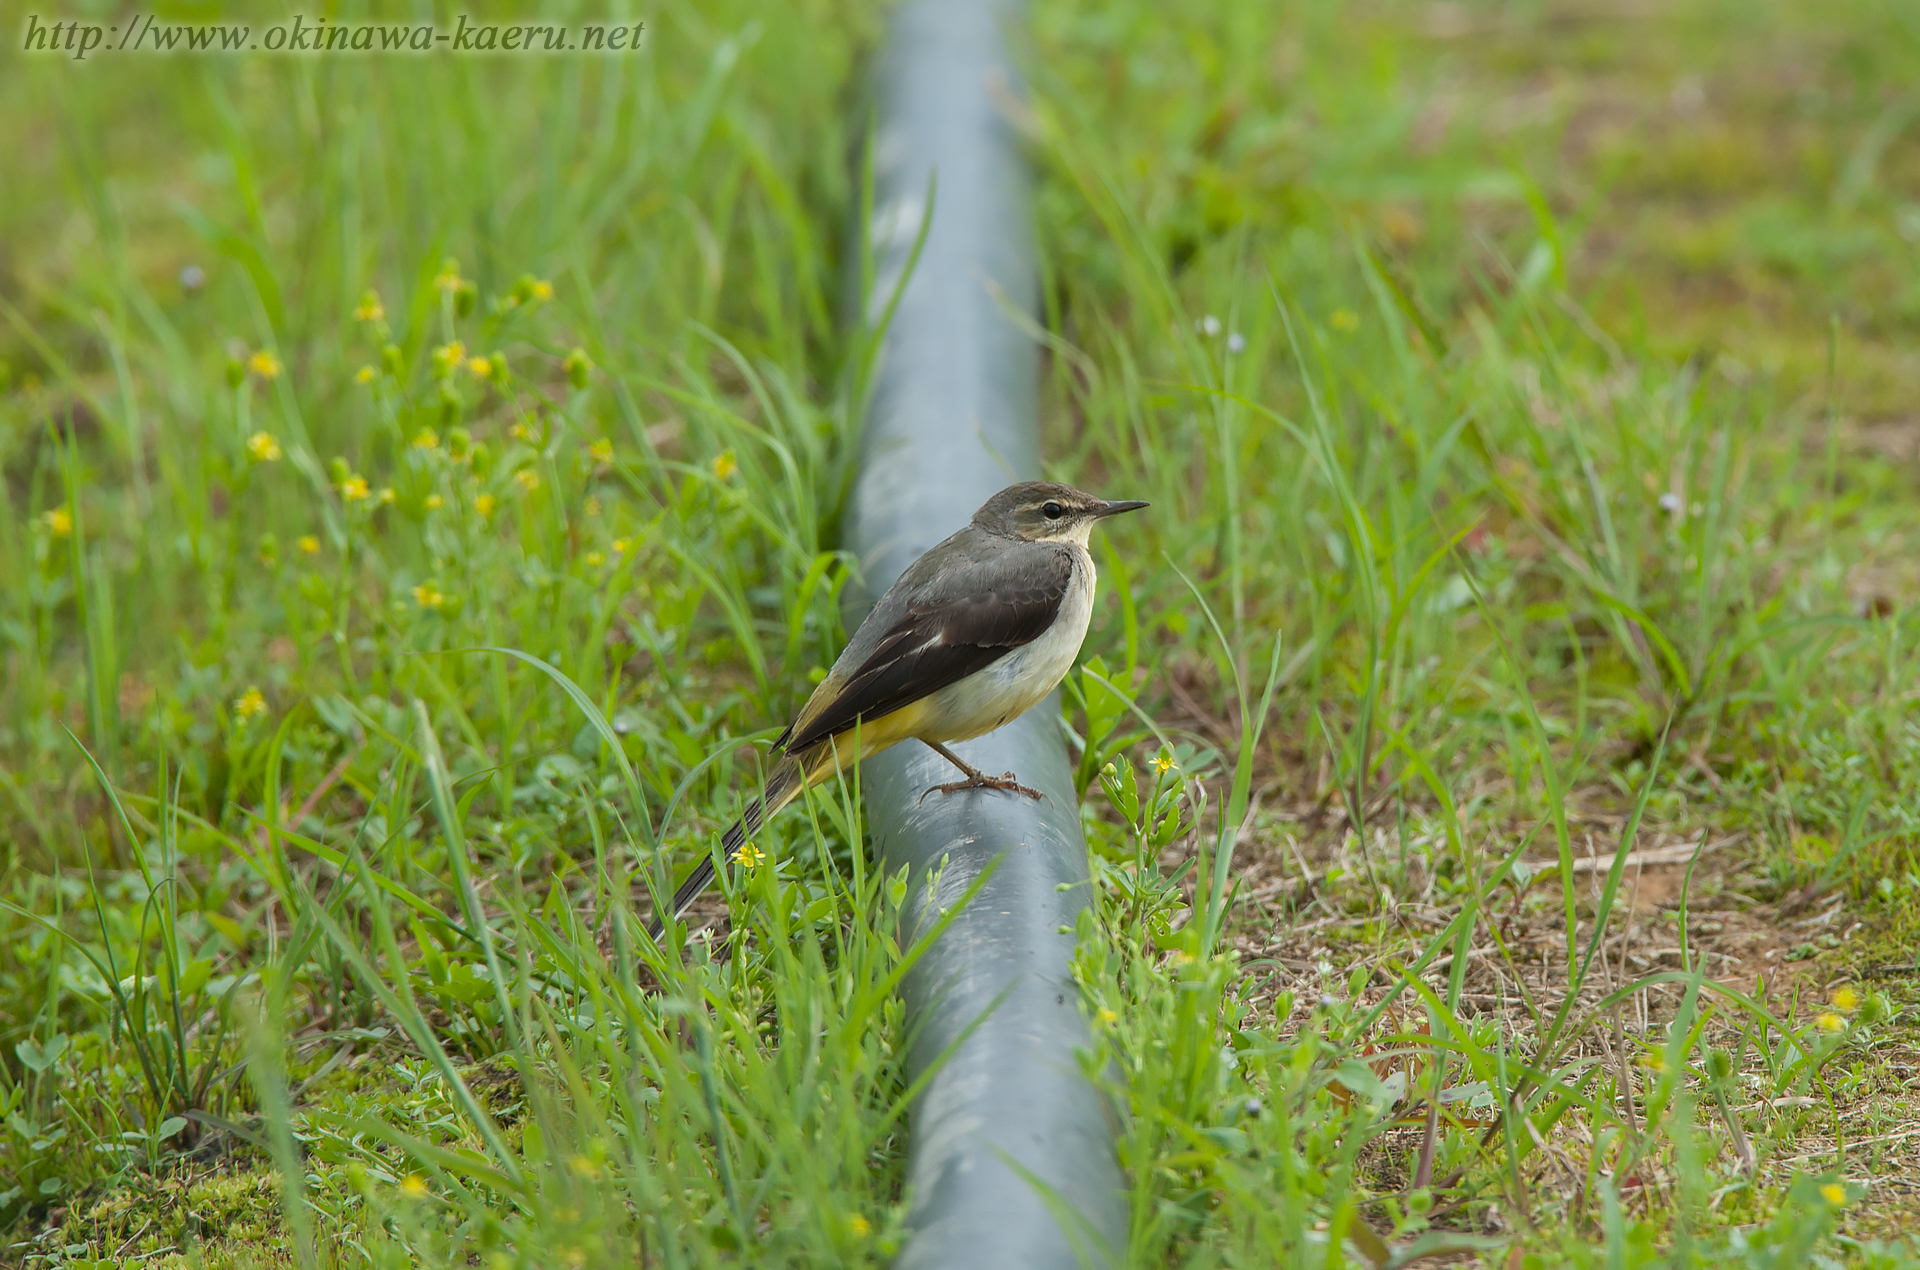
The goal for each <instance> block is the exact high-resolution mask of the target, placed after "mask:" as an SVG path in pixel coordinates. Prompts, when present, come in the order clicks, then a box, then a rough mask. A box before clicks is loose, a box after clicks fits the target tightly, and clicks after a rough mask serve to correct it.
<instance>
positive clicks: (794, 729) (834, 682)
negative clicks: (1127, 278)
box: [653, 481, 1147, 938]
mask: <svg viewBox="0 0 1920 1270" xmlns="http://www.w3.org/2000/svg"><path fill="white" fill-rule="evenodd" d="M1146 505H1147V504H1145V503H1141V502H1132V501H1128V502H1107V501H1105V500H1103V499H1098V498H1095V497H1094V496H1093V495H1091V494H1086V493H1082V492H1081V491H1080V490H1077V489H1074V488H1073V487H1072V486H1071V485H1057V484H1054V483H1053V482H1051V481H1026V482H1023V483H1021V484H1019V485H1009V486H1008V487H1007V488H1006V489H1003V490H1001V491H1000V492H999V493H998V494H995V495H994V496H993V497H992V498H989V499H988V500H987V501H986V503H985V505H984V506H982V507H981V508H980V510H979V511H977V512H975V513H974V514H973V522H972V523H971V524H969V525H968V526H967V527H966V528H965V529H962V530H961V531H960V532H959V533H957V534H955V535H953V536H952V537H951V538H948V539H947V540H946V541H945V542H943V543H941V544H940V545H939V546H937V547H935V548H933V549H932V550H931V551H929V552H927V553H926V554H925V555H923V556H921V557H920V558H919V559H918V560H916V561H914V562H913V563H912V564H911V565H909V566H908V568H907V571H906V572H905V573H903V574H901V575H900V577H899V580H898V581H896V582H895V583H894V584H893V585H892V586H890V587H888V588H887V593H886V594H885V595H883V596H881V597H880V602H879V603H878V604H876V605H874V606H873V611H872V612H871V613H869V614H867V619H866V621H864V622H862V623H860V629H859V630H857V631H855V632H854V633H853V638H852V639H851V640H850V641H848V643H847V647H846V651H844V652H842V653H841V654H840V657H839V660H837V661H835V662H834V663H833V669H832V670H830V671H828V672H827V677H826V678H825V679H823V680H821V681H820V686H819V687H817V688H815V689H814V690H813V695H812V696H811V697H809V698H807V704H806V706H805V707H804V708H802V709H801V711H800V713H799V715H798V716H797V717H796V718H795V719H794V721H793V722H792V724H790V725H789V726H788V728H787V730H786V731H785V732H783V733H781V734H780V737H779V739H778V740H776V741H775V742H774V743H773V748H774V750H775V751H776V752H778V753H779V754H780V759H779V761H778V762H776V763H775V764H774V765H773V770H772V771H771V772H769V773H768V775H767V783H766V789H765V791H764V792H763V793H762V794H761V796H760V797H758V798H756V799H754V800H753V801H752V802H750V803H748V804H747V809H746V814H744V815H743V816H741V817H740V819H739V820H736V821H735V822H734V823H733V826H732V828H730V829H728V830H727V832H726V833H725V834H724V835H722V836H721V839H720V845H721V849H722V850H723V851H724V852H725V853H726V857H727V858H728V859H729V860H731V859H735V858H737V856H738V854H739V851H740V848H741V846H742V845H743V844H744V843H745V842H746V840H747V838H748V836H749V835H751V834H753V833H756V832H758V831H759V828H760V826H761V825H762V824H763V823H765V821H766V819H767V817H769V816H771V815H773V814H774V813H775V812H777V811H779V810H780V809H781V808H782V807H785V806H786V805H787V804H788V803H790V802H792V801H793V800H794V799H795V798H798V797H799V796H800V791H801V790H803V789H805V788H806V787H807V786H809V785H812V784H813V783H815V782H816V781H819V780H821V779H823V778H825V777H827V776H831V775H832V774H833V773H834V772H835V771H838V770H841V769H844V768H847V767H850V766H852V765H853V764H854V763H857V762H858V761H859V760H860V759H862V758H864V757H866V756H867V755H869V754H878V753H879V752H880V751H881V750H884V749H887V748H888V747H889V746H893V745H897V744H899V743H900V742H901V741H905V740H908V739H909V738H911V739H913V740H916V741H920V742H922V743H923V744H925V745H927V746H929V747H930V748H931V749H932V750H933V751H934V752H935V753H937V754H939V755H940V757H942V758H944V759H946V760H947V761H948V762H949V763H952V764H953V765H954V766H955V767H957V768H959V769H960V770H961V771H962V772H965V773H966V779H965V780H961V781H955V782H953V783H952V784H951V785H935V786H934V787H933V788H932V789H929V790H928V791H927V793H928V794H931V793H932V792H933V791H934V790H935V789H937V790H939V791H940V792H941V793H943V794H952V793H955V792H957V791H959V790H963V789H1001V790H1008V791H1011V792H1013V793H1016V794H1025V795H1027V796H1028V797H1029V798H1038V797H1040V795H1039V793H1038V792H1037V791H1035V790H1031V789H1028V788H1027V787H1026V786H1025V785H1022V784H1020V782H1019V781H1017V780H1015V779H1014V775H1013V773H1012V772H1008V773H1007V774H1006V775H1004V776H988V775H987V774H986V773H985V772H982V771H981V770H980V769H979V768H977V767H974V766H973V765H972V764H971V763H968V762H967V761H966V760H964V759H962V758H961V757H960V756H959V755H957V754H955V753H954V752H953V751H952V750H949V749H948V748H947V747H946V745H945V744H944V742H947V741H966V740H971V739H972V738H973V737H976V736H981V735H983V734H985V733H988V732H991V731H993V730H994V729H995V728H997V727H999V726H1000V725H1001V724H1003V723H1005V722H1007V721H1008V720H1009V719H1013V718H1017V717H1018V716H1020V715H1022V714H1024V713H1026V712H1027V710H1028V709H1030V708H1031V707H1033V706H1034V705H1035V704H1037V703H1038V702H1039V701H1040V700H1041V699H1042V698H1044V697H1045V696H1046V695H1047V694H1048V693H1050V692H1052V691H1053V690H1054V688H1055V687H1056V686H1057V685H1058V684H1059V682H1060V681H1061V680H1062V679H1063V678H1065V677H1066V673H1067V671H1068V670H1069V669H1070V668H1071V667H1072V666H1073V658H1074V654H1076V653H1078V652H1079V651H1080V641H1081V640H1083V639H1085V638H1086V634H1087V621H1088V619H1089V618H1090V617H1092V615H1093V557H1092V556H1091V555H1089V554H1087V536H1088V535H1089V534H1090V533H1092V532H1093V526H1094V524H1095V523H1096V522H1098V521H1100V520H1102V519H1104V518H1105V517H1108V516H1115V515H1118V514H1119V513H1121V512H1130V511H1136V510H1138V509H1139V508H1142V507H1145V506H1146ZM922 797H925V795H924V794H923V795H922ZM711 881H713V859H712V857H711V856H709V857H708V858H707V859H705V860H702V861H701V862H700V864H699V867H698V868H696V869H694V871H693V872H692V873H691V874H690V875H689V876H688V877H687V880H686V881H685V882H684V883H682V884H681V886H680V889H679V890H678V891H676V892H674V896H673V915H674V917H676V918H677V917H679V916H680V914H682V913H684V912H685V911H686V909H687V905H689V904H691V903H692V902H693V899H694V897H695V896H696V895H698V894H700V892H701V891H703V890H705V889H706V887H707V884H708V883H709V882H711ZM660 932H661V923H660V922H659V921H658V920H657V919H656V920H655V921H654V923H653V934H654V936H655V938H658V937H659V935H660Z"/></svg>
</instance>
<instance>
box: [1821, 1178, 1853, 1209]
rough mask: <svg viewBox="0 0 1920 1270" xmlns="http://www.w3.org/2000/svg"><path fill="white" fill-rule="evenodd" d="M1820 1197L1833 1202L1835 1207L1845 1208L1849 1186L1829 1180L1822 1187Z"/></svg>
mask: <svg viewBox="0 0 1920 1270" xmlns="http://www.w3.org/2000/svg"><path fill="white" fill-rule="evenodd" d="M1820 1198H1821V1199H1824V1200H1825V1201H1827V1203H1829V1204H1832V1205H1833V1206H1834V1207H1835V1208H1845V1207H1846V1206H1847V1188H1846V1187H1844V1186H1842V1185H1840V1183H1838V1182H1828V1183H1827V1184H1826V1185H1825V1186H1823V1187H1821V1188H1820Z"/></svg>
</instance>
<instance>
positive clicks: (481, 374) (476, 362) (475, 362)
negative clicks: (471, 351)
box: [467, 357, 493, 379]
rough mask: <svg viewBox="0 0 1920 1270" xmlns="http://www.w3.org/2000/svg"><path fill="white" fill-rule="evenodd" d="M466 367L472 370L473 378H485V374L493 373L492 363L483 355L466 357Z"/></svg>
mask: <svg viewBox="0 0 1920 1270" xmlns="http://www.w3.org/2000/svg"><path fill="white" fill-rule="evenodd" d="M467 369H468V370H469V371H471V372H473V376H474V378H476V379H485V378H487V376H489V375H491V374H493V363H492V362H490V361H488V360H487V359H486V358H484V357H469V358H468V359H467Z"/></svg>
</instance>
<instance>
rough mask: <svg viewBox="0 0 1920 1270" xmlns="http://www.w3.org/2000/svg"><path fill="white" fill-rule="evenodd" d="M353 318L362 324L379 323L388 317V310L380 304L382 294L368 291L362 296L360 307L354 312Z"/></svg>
mask: <svg viewBox="0 0 1920 1270" xmlns="http://www.w3.org/2000/svg"><path fill="white" fill-rule="evenodd" d="M353 316H354V318H355V319H356V320H357V321H361V322H378V321H379V320H380V319H381V318H383V317H385V316H387V311H386V309H385V308H384V307H382V306H381V304H380V293H379V292H377V291H368V292H366V293H364V294H363V295H361V297H360V307H359V308H357V309H355V310H354V311H353Z"/></svg>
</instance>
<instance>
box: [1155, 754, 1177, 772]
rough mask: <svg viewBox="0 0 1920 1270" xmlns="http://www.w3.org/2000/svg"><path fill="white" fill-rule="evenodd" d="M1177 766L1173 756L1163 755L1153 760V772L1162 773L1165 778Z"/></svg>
mask: <svg viewBox="0 0 1920 1270" xmlns="http://www.w3.org/2000/svg"><path fill="white" fill-rule="evenodd" d="M1177 766H1178V764H1176V763H1175V762H1174V761H1173V755H1171V754H1162V755H1160V757H1158V758H1156V759H1154V760H1153V770H1154V771H1156V772H1158V773H1160V774H1161V775H1162V776H1165V775H1166V774H1167V773H1168V772H1171V771H1173V770H1174V768H1175V767H1177Z"/></svg>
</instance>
